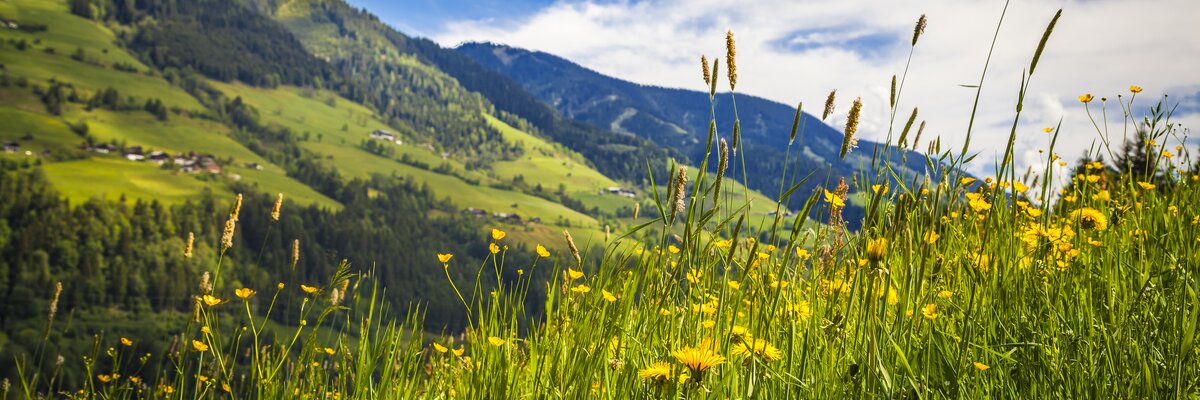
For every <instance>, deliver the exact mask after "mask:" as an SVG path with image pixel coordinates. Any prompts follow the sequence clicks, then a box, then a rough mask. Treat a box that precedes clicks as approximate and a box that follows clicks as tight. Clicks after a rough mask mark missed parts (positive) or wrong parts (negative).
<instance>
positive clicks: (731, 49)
mask: <svg viewBox="0 0 1200 400" xmlns="http://www.w3.org/2000/svg"><path fill="white" fill-rule="evenodd" d="M735 56H737V48H736V47H735V46H734V44H733V31H726V32H725V73H726V74H728V75H729V89H730V90H733V89H734V87H736V86H737V59H736V58H735Z"/></svg>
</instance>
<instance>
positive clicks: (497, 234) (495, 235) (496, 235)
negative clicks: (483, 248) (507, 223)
mask: <svg viewBox="0 0 1200 400" xmlns="http://www.w3.org/2000/svg"><path fill="white" fill-rule="evenodd" d="M507 235H508V233H505V232H504V231H502V230H499V229H496V228H492V240H500V239H504V237H505V236H507Z"/></svg>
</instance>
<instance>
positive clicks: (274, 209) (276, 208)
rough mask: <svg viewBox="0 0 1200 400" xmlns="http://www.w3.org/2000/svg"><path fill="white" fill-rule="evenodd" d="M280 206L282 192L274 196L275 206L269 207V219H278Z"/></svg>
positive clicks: (281, 203)
mask: <svg viewBox="0 0 1200 400" xmlns="http://www.w3.org/2000/svg"><path fill="white" fill-rule="evenodd" d="M282 206H283V193H280V194H279V197H276V198H275V206H274V207H271V220H272V221H278V220H279V208H280V207H282Z"/></svg>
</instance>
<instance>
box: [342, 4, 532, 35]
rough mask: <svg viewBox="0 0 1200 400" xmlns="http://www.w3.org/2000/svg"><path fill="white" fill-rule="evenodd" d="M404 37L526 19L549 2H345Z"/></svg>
mask: <svg viewBox="0 0 1200 400" xmlns="http://www.w3.org/2000/svg"><path fill="white" fill-rule="evenodd" d="M349 3H350V4H352V5H354V6H355V7H360V8H366V9H367V10H369V11H371V12H372V13H374V14H375V15H378V16H379V18H380V19H382V20H384V21H387V22H388V23H389V24H391V25H392V26H394V27H396V28H397V29H399V30H401V31H403V32H404V33H407V34H412V35H416V36H425V37H433V36H434V35H435V34H437V33H440V32H441V30H442V28H443V25H444V24H446V23H447V22H451V21H459V20H474V21H489V20H497V21H498V20H512V19H514V18H518V19H519V18H524V17H527V16H529V15H531V14H533V13H535V12H537V11H539V10H541V9H543V8H545V7H547V6H549V5H551V4H552V3H554V1H553V0H402V1H395V0H349Z"/></svg>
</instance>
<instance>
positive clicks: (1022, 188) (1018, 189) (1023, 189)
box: [1013, 182, 1029, 193]
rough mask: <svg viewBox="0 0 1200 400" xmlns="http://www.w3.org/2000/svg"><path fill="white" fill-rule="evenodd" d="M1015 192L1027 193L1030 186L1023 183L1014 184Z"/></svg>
mask: <svg viewBox="0 0 1200 400" xmlns="http://www.w3.org/2000/svg"><path fill="white" fill-rule="evenodd" d="M1013 190H1014V191H1016V192H1017V193H1025V192H1026V191H1028V190H1029V186H1025V184H1024V183H1021V182H1013Z"/></svg>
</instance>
